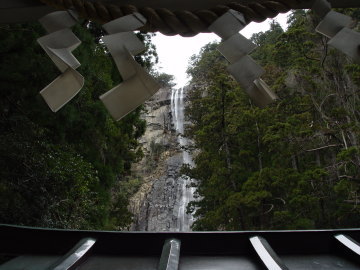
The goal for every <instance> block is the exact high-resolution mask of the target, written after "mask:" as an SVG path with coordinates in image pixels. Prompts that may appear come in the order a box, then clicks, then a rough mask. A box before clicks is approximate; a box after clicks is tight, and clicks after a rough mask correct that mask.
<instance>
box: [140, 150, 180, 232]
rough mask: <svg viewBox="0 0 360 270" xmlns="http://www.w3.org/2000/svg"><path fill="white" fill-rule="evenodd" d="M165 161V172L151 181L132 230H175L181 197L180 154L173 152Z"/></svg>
mask: <svg viewBox="0 0 360 270" xmlns="http://www.w3.org/2000/svg"><path fill="white" fill-rule="evenodd" d="M165 163H166V164H165V166H166V170H165V174H164V175H162V176H160V177H159V178H157V179H155V180H154V181H153V184H152V188H151V190H150V192H149V193H148V196H147V198H146V200H145V201H144V205H143V207H142V208H141V210H140V213H139V215H138V216H137V219H136V220H135V222H134V227H133V229H134V230H137V231H176V230H177V217H178V208H179V206H178V201H179V198H181V185H182V182H181V181H182V179H181V177H178V175H179V170H180V167H181V165H182V156H181V154H175V155H174V156H171V157H170V158H169V159H167V160H166V162H165Z"/></svg>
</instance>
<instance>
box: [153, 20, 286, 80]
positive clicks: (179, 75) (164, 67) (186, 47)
mask: <svg viewBox="0 0 360 270" xmlns="http://www.w3.org/2000/svg"><path fill="white" fill-rule="evenodd" d="M287 15H288V14H280V15H279V16H277V17H276V18H275V20H276V21H278V22H279V23H280V25H281V26H282V27H283V28H286V20H287ZM269 23H270V20H267V21H265V22H263V23H251V24H249V25H248V26H246V27H245V28H244V29H243V30H242V31H240V33H241V34H243V35H244V36H245V37H247V38H250V37H251V35H252V34H254V33H258V32H264V31H266V30H268V29H269ZM214 40H218V41H220V38H219V37H218V36H216V35H215V34H198V35H197V36H195V37H181V36H179V35H176V36H165V35H162V34H160V33H157V34H156V36H155V37H153V43H154V44H155V45H156V47H157V53H158V55H159V64H158V65H157V69H158V70H159V71H160V72H165V73H168V74H172V75H174V76H175V82H176V83H177V87H182V86H185V85H186V83H187V81H188V80H189V78H187V76H186V68H187V65H188V61H189V59H190V57H191V56H192V55H193V54H197V53H199V51H200V49H201V47H203V46H204V45H205V44H207V43H209V42H211V41H214Z"/></svg>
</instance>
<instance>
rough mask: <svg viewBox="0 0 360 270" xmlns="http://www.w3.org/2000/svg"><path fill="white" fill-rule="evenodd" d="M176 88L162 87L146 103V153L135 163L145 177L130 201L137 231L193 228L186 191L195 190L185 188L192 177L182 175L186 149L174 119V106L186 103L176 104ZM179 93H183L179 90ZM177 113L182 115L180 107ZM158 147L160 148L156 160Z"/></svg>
mask: <svg viewBox="0 0 360 270" xmlns="http://www.w3.org/2000/svg"><path fill="white" fill-rule="evenodd" d="M174 91H176V90H175V89H172V90H170V89H166V90H160V91H159V92H158V93H157V94H156V95H155V96H154V97H153V98H152V100H150V101H149V102H147V103H146V104H145V105H146V109H147V111H148V113H147V114H146V115H145V116H144V119H146V121H147V130H146V133H145V134H144V136H143V137H142V139H141V142H142V146H143V150H144V152H145V157H144V159H143V160H142V161H141V162H139V163H138V164H136V165H135V166H134V167H133V174H134V175H138V176H139V177H141V178H142V179H143V185H142V187H141V188H140V190H139V191H138V192H137V193H136V194H135V195H134V196H133V198H132V199H131V200H130V205H129V210H130V211H131V212H132V213H133V215H134V218H133V224H132V227H131V229H132V230H135V231H179V230H181V231H188V230H190V225H191V217H189V216H188V215H187V214H186V213H185V212H186V205H187V203H188V199H184V196H183V195H187V197H191V195H192V194H190V193H191V192H192V191H191V192H190V190H188V189H187V188H186V185H188V184H190V183H189V179H187V178H186V177H182V176H181V175H180V169H181V167H182V165H183V163H184V152H183V151H182V150H181V147H180V146H181V142H182V141H183V140H182V141H181V142H180V141H179V136H178V133H179V132H178V130H176V126H178V125H179V123H174V119H173V118H174V117H175V111H174V108H175V107H176V108H180V107H181V108H182V110H183V107H184V104H180V105H181V106H179V103H177V104H176V106H175V103H174V97H175V95H174ZM177 96H178V97H180V95H179V93H178V95H177ZM182 96H183V95H182ZM182 96H181V97H182ZM178 102H183V101H182V100H181V101H179V100H178ZM181 113H183V112H181ZM176 114H177V116H179V110H178V111H177V112H176ZM178 119H183V117H180V118H179V117H178ZM182 121H183V120H182ZM156 149H161V151H159V153H158V152H157V154H159V156H156V159H155V160H154V158H155V157H154V152H156V151H157V150H156ZM187 156H188V155H187ZM185 160H186V158H185ZM149 164H150V166H149ZM189 194H190V196H189Z"/></svg>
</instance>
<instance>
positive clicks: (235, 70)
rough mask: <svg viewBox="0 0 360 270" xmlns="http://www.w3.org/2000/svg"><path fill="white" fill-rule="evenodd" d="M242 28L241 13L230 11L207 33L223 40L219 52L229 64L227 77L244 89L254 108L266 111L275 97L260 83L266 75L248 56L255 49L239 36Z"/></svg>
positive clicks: (250, 43)
mask: <svg viewBox="0 0 360 270" xmlns="http://www.w3.org/2000/svg"><path fill="white" fill-rule="evenodd" d="M245 25H246V23H245V19H244V16H243V15H242V14H241V13H239V12H237V11H234V10H229V11H228V12H227V13H225V14H224V15H222V16H221V17H219V18H218V19H217V20H216V21H215V22H214V23H213V24H211V25H210V27H209V30H210V31H212V32H214V33H215V34H217V35H218V36H220V37H221V38H222V39H223V41H222V42H221V43H220V45H219V47H218V51H219V52H220V53H221V54H222V55H223V56H224V57H225V58H226V59H227V60H228V61H229V62H230V65H229V66H228V68H227V70H228V71H229V73H230V74H231V75H232V76H233V77H234V78H235V80H236V81H237V82H238V83H239V84H240V85H241V86H242V87H243V88H244V89H245V91H246V92H247V93H248V94H249V97H250V98H251V99H252V100H253V101H254V103H255V105H257V106H259V107H265V106H266V105H268V104H269V103H271V102H273V101H274V100H275V99H277V96H276V94H275V93H273V92H272V91H271V90H270V88H269V86H267V84H266V83H265V82H264V81H263V80H261V79H260V76H261V75H263V74H264V72H265V71H264V70H263V69H262V67H261V66H260V65H258V64H257V63H256V62H255V61H254V60H253V59H252V58H251V57H250V56H249V55H248V54H249V53H251V52H252V51H253V50H254V49H255V48H256V45H255V44H254V43H252V42H251V41H250V40H248V39H247V38H245V37H244V36H242V35H241V34H239V31H240V30H241V29H243V28H244V27H245Z"/></svg>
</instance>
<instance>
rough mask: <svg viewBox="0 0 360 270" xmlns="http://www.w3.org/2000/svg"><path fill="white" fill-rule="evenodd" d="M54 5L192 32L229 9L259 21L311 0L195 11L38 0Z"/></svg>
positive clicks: (150, 27) (97, 17) (170, 31)
mask: <svg viewBox="0 0 360 270" xmlns="http://www.w3.org/2000/svg"><path fill="white" fill-rule="evenodd" d="M40 1H41V2H43V3H45V4H47V5H50V6H53V7H55V8H57V9H74V10H75V11H77V12H78V13H79V15H80V16H82V17H84V18H88V19H90V20H94V21H97V22H100V23H106V22H108V21H111V20H114V19H116V18H119V17H122V16H125V15H129V14H131V13H134V12H139V13H141V14H142V15H143V16H144V17H146V19H147V23H146V25H145V26H144V27H142V28H141V29H139V30H141V31H144V32H155V31H160V32H161V33H163V34H165V35H177V34H180V35H181V36H186V37H189V36H195V35H197V34H198V33H201V32H209V30H208V29H207V28H208V26H209V25H210V24H211V23H213V22H214V21H215V20H216V19H217V18H218V17H219V16H221V15H223V14H224V13H225V12H227V11H228V10H229V9H234V10H236V11H239V12H241V13H242V14H244V16H245V19H246V20H247V22H252V21H255V22H262V21H264V20H266V19H267V18H273V17H275V16H276V15H278V14H279V13H283V12H287V11H289V10H290V9H292V8H295V7H297V6H298V4H299V3H301V2H304V1H311V0H273V1H266V2H262V3H251V4H248V5H242V4H239V3H236V2H234V3H229V4H226V5H218V6H216V7H214V8H211V9H206V10H198V11H186V10H179V11H170V10H169V9H165V8H159V9H153V8H151V7H141V8H137V7H136V6H133V5H121V6H118V5H114V4H109V3H103V2H100V1H97V2H90V1H88V0H40Z"/></svg>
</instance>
